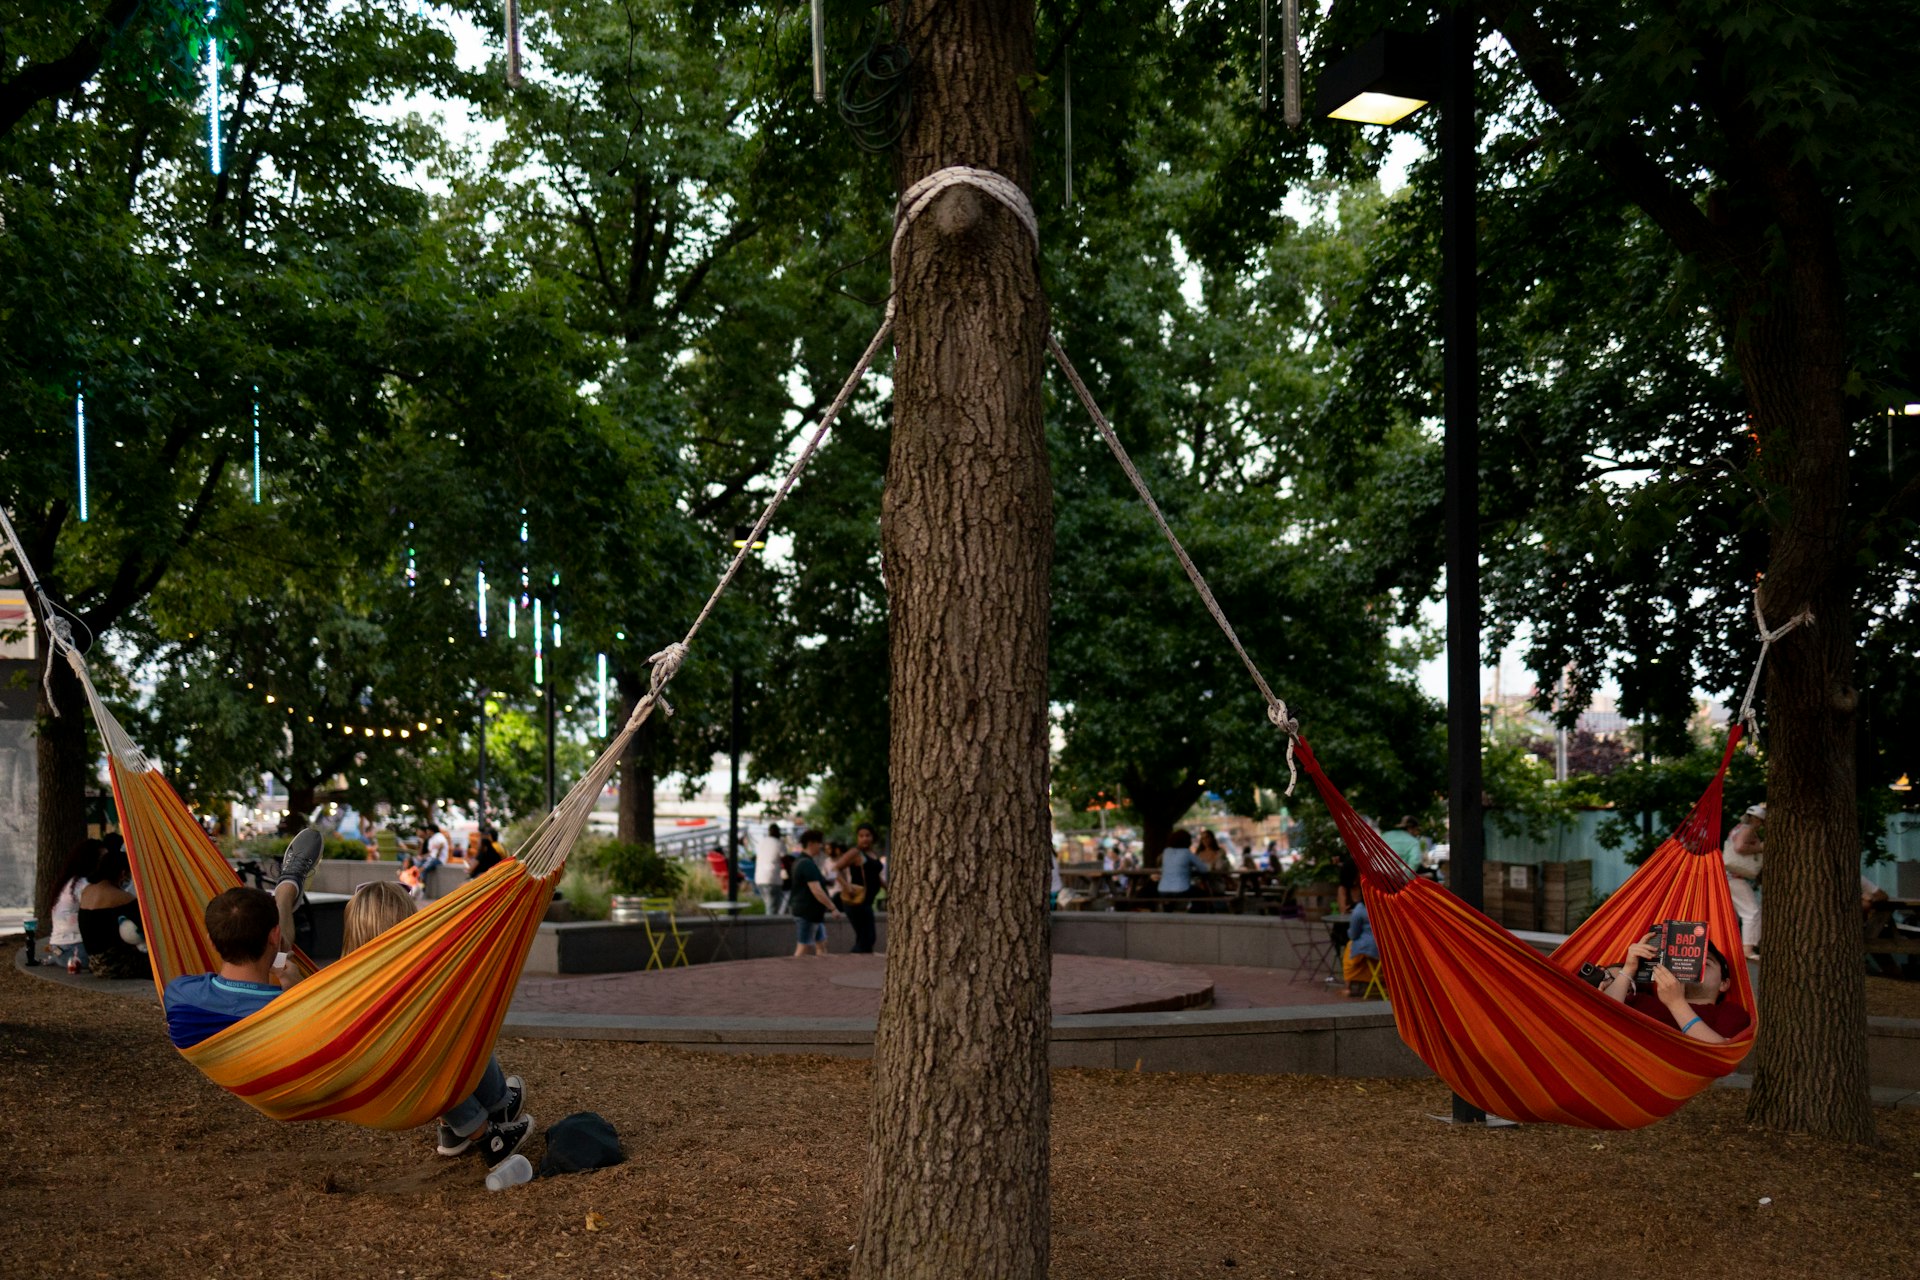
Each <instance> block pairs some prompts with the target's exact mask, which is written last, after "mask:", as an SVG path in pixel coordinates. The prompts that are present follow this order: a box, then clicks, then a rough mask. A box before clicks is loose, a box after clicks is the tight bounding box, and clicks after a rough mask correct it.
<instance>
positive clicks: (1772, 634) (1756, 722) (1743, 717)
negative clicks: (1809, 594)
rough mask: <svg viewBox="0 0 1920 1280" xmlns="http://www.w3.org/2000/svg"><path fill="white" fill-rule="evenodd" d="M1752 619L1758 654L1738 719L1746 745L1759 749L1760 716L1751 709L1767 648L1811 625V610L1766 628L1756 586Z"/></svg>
mask: <svg viewBox="0 0 1920 1280" xmlns="http://www.w3.org/2000/svg"><path fill="white" fill-rule="evenodd" d="M1753 621H1754V626H1755V627H1756V628H1758V630H1759V632H1760V656H1759V657H1758V658H1757V659H1755V660H1754V664H1753V674H1752V675H1751V676H1749V677H1748V678H1747V696H1746V697H1744V698H1742V699H1741V700H1740V715H1739V720H1740V723H1741V724H1743V725H1745V726H1746V729H1747V743H1748V745H1749V746H1750V747H1751V748H1752V749H1754V750H1756V751H1757V750H1759V749H1760V718H1759V716H1758V714H1756V713H1755V711H1754V709H1753V699H1754V695H1755V694H1756V693H1757V692H1758V691H1759V689H1760V672H1761V669H1762V668H1764V667H1765V666H1766V665H1767V650H1768V649H1771V648H1772V647H1773V642H1774V641H1776V640H1778V639H1779V638H1780V637H1782V636H1784V635H1786V634H1787V632H1789V631H1791V630H1793V629H1794V628H1795V627H1797V626H1800V625H1801V624H1802V623H1805V624H1806V625H1807V626H1812V625H1813V610H1811V609H1802V610H1801V611H1800V612H1798V613H1796V614H1794V615H1793V616H1792V617H1791V618H1788V619H1787V620H1786V621H1785V622H1783V623H1781V624H1780V625H1779V626H1777V627H1774V628H1772V629H1768V627H1767V615H1766V614H1765V613H1764V612H1762V611H1761V609H1760V590H1759V588H1758V587H1756V588H1754V592H1753Z"/></svg>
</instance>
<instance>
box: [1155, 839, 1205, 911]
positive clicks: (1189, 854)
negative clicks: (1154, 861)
mask: <svg viewBox="0 0 1920 1280" xmlns="http://www.w3.org/2000/svg"><path fill="white" fill-rule="evenodd" d="M1207 870H1208V868H1207V864H1206V863H1205V862H1203V861H1201V860H1200V859H1199V858H1198V857H1197V856H1195V854H1194V852H1193V833H1192V832H1191V831H1188V830H1187V829H1186V828H1185V827H1177V828H1175V829H1174V831H1173V833H1172V834H1171V835H1169V836H1168V837H1167V850H1166V852H1165V853H1162V854H1161V855H1160V884H1159V886H1158V889H1157V892H1158V893H1159V896H1161V897H1162V898H1203V897H1205V896H1206V893H1207V883H1206V879H1205V877H1206V874H1207Z"/></svg>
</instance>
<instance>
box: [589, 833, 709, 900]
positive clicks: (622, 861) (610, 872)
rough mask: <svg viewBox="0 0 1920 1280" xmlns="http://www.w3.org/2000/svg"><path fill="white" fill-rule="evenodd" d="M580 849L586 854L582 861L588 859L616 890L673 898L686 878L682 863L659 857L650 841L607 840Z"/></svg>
mask: <svg viewBox="0 0 1920 1280" xmlns="http://www.w3.org/2000/svg"><path fill="white" fill-rule="evenodd" d="M580 852H581V853H584V854H585V855H586V856H585V857H583V858H582V859H581V861H582V862H588V861H590V862H591V864H592V866H593V868H594V869H595V870H596V871H598V872H599V873H600V874H601V875H603V876H605V877H606V879H607V882H608V883H609V884H610V885H612V886H613V891H614V892H615V893H618V894H630V895H634V896H637V897H642V898H673V897H678V896H679V894H680V888H681V885H682V884H684V883H685V882H686V877H687V868H686V866H685V864H683V863H680V862H677V861H675V860H674V859H672V858H663V857H661V856H660V854H659V853H658V852H657V851H656V850H655V849H654V847H653V846H652V845H650V844H629V843H627V842H625V841H622V840H608V841H605V842H603V843H600V844H599V845H598V847H589V848H588V849H585V850H581V851H580Z"/></svg>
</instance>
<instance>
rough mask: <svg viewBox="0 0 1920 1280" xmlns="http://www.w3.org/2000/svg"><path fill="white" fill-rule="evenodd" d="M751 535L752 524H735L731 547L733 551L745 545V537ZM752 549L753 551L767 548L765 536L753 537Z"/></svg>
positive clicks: (750, 536)
mask: <svg viewBox="0 0 1920 1280" xmlns="http://www.w3.org/2000/svg"><path fill="white" fill-rule="evenodd" d="M752 537H753V526H752V525H750V524H737V525H735V526H733V549H734V550H735V551H738V550H739V549H740V548H742V547H744V546H746V545H747V539H748V538H752ZM753 549H754V550H755V551H765V550H766V549H767V540H766V539H765V538H754V539H753Z"/></svg>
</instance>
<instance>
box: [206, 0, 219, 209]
mask: <svg viewBox="0 0 1920 1280" xmlns="http://www.w3.org/2000/svg"><path fill="white" fill-rule="evenodd" d="M219 16H220V6H219V5H218V4H210V5H208V6H207V23H208V26H209V30H208V32H207V160H208V163H209V164H211V165H212V166H213V171H214V173H216V174H218V173H219V172H220V42H219V41H218V40H216V39H214V38H213V32H212V30H211V26H212V23H213V20H214V19H215V18H218V17H219Z"/></svg>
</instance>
